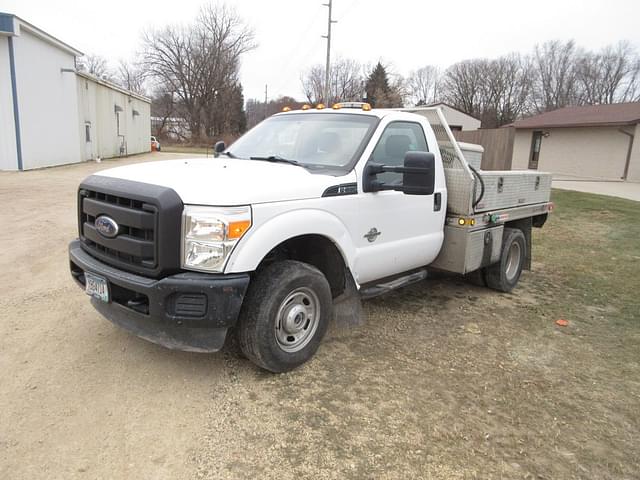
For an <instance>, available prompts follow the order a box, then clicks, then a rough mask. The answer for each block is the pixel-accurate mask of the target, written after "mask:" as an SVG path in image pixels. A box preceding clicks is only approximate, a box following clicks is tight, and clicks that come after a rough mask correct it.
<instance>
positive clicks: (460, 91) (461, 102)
mask: <svg viewBox="0 0 640 480" xmlns="http://www.w3.org/2000/svg"><path fill="white" fill-rule="evenodd" d="M489 64H490V62H489V61H488V60H485V59H475V60H465V61H462V62H459V63H456V64H453V65H451V66H450V67H449V68H448V69H447V70H446V72H445V73H444V76H443V78H442V89H443V98H444V100H446V101H447V102H448V103H450V104H451V105H453V106H454V107H456V108H458V109H460V110H462V111H463V112H466V113H468V114H469V115H474V116H481V115H482V112H483V109H484V106H485V104H486V97H487V95H488V94H487V92H488V85H487V78H488V74H489Z"/></svg>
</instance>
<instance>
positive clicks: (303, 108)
mask: <svg viewBox="0 0 640 480" xmlns="http://www.w3.org/2000/svg"><path fill="white" fill-rule="evenodd" d="M310 109H311V105H309V104H306V103H305V104H304V105H302V110H310Z"/></svg>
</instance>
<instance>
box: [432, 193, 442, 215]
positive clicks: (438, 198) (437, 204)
mask: <svg viewBox="0 0 640 480" xmlns="http://www.w3.org/2000/svg"><path fill="white" fill-rule="evenodd" d="M441 208H442V193H440V192H438V193H436V194H435V196H434V197H433V211H434V212H439V211H440V209H441Z"/></svg>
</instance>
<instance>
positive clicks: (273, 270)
mask: <svg viewBox="0 0 640 480" xmlns="http://www.w3.org/2000/svg"><path fill="white" fill-rule="evenodd" d="M306 302H309V303H306ZM332 311H333V302H332V299H331V289H330V287H329V283H328V282H327V279H326V278H325V276H324V275H323V274H322V272H320V270H318V269H317V268H315V267H313V266H311V265H308V264H306V263H302V262H297V261H294V260H284V261H281V262H276V263H273V264H271V265H268V266H267V267H265V268H264V269H262V270H260V271H258V273H257V274H256V276H255V277H254V278H253V279H252V281H251V284H250V285H249V289H248V290H247V294H246V296H245V299H244V302H243V305H242V311H241V312H240V319H239V324H238V341H239V344H240V348H241V350H242V353H244V355H245V356H246V357H247V358H248V359H249V360H251V361H252V362H253V363H255V364H256V365H258V366H259V367H261V368H264V369H265V370H269V371H271V372H274V373H280V372H288V371H290V370H293V369H294V368H296V367H298V366H300V365H302V364H303V363H305V362H306V361H308V360H309V359H310V358H311V357H313V355H314V354H315V353H316V350H317V349H318V347H319V346H320V341H321V340H322V337H324V334H325V333H326V331H327V327H328V326H329V320H330V318H331V316H332ZM311 312H315V313H313V314H312V313H311ZM307 322H308V323H307ZM305 325H306V326H307V327H306V328H305ZM287 328H288V329H287ZM297 329H299V330H297Z"/></svg>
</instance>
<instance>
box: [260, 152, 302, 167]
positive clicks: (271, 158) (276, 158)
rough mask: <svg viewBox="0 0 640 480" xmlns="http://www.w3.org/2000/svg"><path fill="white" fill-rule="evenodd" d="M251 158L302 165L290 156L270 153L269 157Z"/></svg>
mask: <svg viewBox="0 0 640 480" xmlns="http://www.w3.org/2000/svg"><path fill="white" fill-rule="evenodd" d="M249 158H250V159H251V160H264V161H266V162H280V163H288V164H289V165H296V166H297V167H302V165H301V164H300V162H296V161H295V160H289V159H288V158H284V157H281V156H280V155H269V156H267V157H249Z"/></svg>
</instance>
